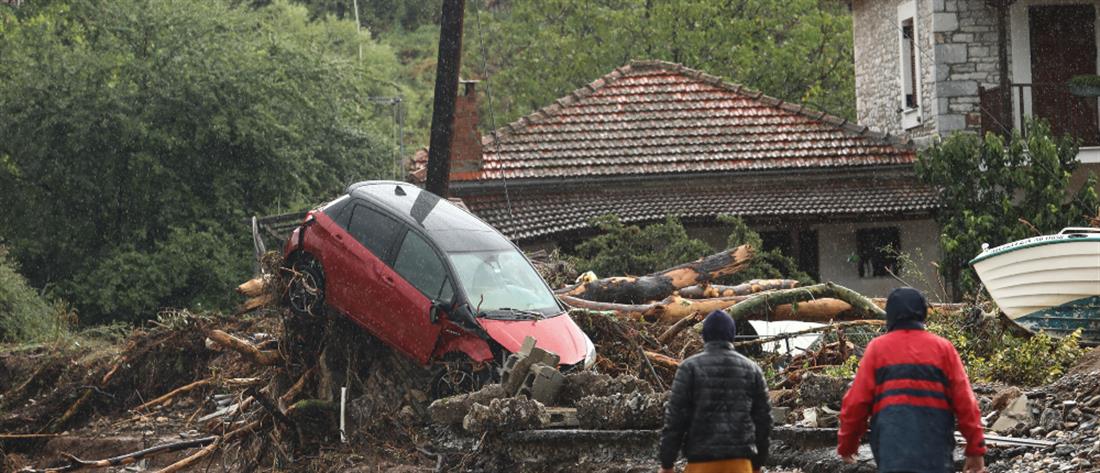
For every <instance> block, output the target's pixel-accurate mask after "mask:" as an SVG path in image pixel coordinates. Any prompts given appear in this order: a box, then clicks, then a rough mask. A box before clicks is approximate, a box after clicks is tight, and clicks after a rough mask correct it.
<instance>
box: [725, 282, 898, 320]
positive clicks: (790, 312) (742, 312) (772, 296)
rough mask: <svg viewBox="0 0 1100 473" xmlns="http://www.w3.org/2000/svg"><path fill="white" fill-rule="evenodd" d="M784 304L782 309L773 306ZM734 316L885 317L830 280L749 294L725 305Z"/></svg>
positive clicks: (798, 318) (820, 318) (860, 297)
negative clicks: (731, 305)
mask: <svg viewBox="0 0 1100 473" xmlns="http://www.w3.org/2000/svg"><path fill="white" fill-rule="evenodd" d="M782 306H787V308H786V309H785V310H784V311H779V310H777V308H782ZM729 314H730V316H732V317H733V318H734V319H735V320H738V319H749V318H751V317H753V316H759V315H764V314H770V315H772V316H773V319H795V320H804V321H811V320H830V319H835V318H837V317H838V316H840V315H842V314H851V316H853V317H857V318H877V319H882V318H885V317H886V312H885V311H883V310H882V309H881V308H879V306H877V305H875V303H874V302H872V301H871V300H870V299H868V298H866V297H863V296H862V295H860V294H859V293H858V292H855V291H853V290H851V289H848V288H846V287H844V286H840V285H837V284H833V283H831V282H830V283H824V284H815V285H813V286H806V287H800V288H796V289H784V290H781V291H771V292H764V293H760V294H757V295H754V296H750V297H749V298H747V299H745V300H744V301H742V302H740V303H738V304H736V305H734V306H733V307H732V308H730V309H729Z"/></svg>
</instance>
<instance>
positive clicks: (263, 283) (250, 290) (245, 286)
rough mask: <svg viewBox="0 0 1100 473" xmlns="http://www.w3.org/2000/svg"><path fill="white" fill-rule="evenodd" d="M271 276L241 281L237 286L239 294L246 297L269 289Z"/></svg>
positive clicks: (254, 295)
mask: <svg viewBox="0 0 1100 473" xmlns="http://www.w3.org/2000/svg"><path fill="white" fill-rule="evenodd" d="M268 278H269V276H259V277H255V278H252V279H249V280H248V281H245V282H243V283H241V285H240V286H237V294H240V295H242V296H245V297H256V296H258V295H260V294H263V293H264V291H265V290H267V284H268Z"/></svg>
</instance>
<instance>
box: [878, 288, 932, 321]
mask: <svg viewBox="0 0 1100 473" xmlns="http://www.w3.org/2000/svg"><path fill="white" fill-rule="evenodd" d="M927 318H928V300H926V299H925V298H924V294H921V293H920V291H918V290H916V289H913V288H911V287H899V288H897V289H894V290H893V291H891V292H890V297H887V298H886V330H887V331H890V330H921V329H924V320H925V319H927Z"/></svg>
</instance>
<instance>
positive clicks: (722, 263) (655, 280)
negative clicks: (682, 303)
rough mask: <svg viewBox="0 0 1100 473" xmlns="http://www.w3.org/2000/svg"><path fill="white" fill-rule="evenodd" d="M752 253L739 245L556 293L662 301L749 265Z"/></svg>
mask: <svg viewBox="0 0 1100 473" xmlns="http://www.w3.org/2000/svg"><path fill="white" fill-rule="evenodd" d="M753 254H754V252H753V249H752V247H751V246H748V245H741V246H739V247H737V248H732V249H727V250H725V251H722V252H721V253H716V254H713V255H709V256H705V257H703V258H700V259H698V260H696V261H692V262H690V263H685V264H682V265H679V266H676V267H673V268H669V269H666V270H664V271H660V272H657V273H653V274H649V275H646V276H639V277H634V276H621V277H611V278H604V279H599V280H596V281H592V282H590V283H586V284H578V285H575V286H572V287H568V288H565V289H562V290H559V291H558V294H559V295H564V296H569V297H577V298H581V299H586V300H590V301H595V302H615V303H621V304H639V303H644V302H647V301H655V300H661V299H664V298H667V297H669V296H670V295H672V293H673V292H675V291H676V290H677V289H680V288H683V287H687V286H691V285H695V284H702V283H706V282H708V281H711V280H713V279H715V278H718V277H721V276H726V275H729V274H734V273H736V272H738V271H741V270H743V269H745V268H746V267H748V264H749V262H751V261H752V258H753Z"/></svg>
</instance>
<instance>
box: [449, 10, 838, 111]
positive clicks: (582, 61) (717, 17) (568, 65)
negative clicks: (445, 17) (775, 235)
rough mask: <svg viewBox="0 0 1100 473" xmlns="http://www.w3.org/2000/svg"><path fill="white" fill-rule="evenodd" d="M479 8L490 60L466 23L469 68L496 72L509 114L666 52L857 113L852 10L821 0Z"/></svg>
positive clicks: (770, 89) (789, 96)
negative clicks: (628, 64)
mask: <svg viewBox="0 0 1100 473" xmlns="http://www.w3.org/2000/svg"><path fill="white" fill-rule="evenodd" d="M482 3H483V4H484V3H491V4H495V6H494V7H493V8H491V9H489V10H488V11H489V14H486V13H485V12H484V11H483V12H481V14H482V21H483V23H484V24H483V25H482V28H483V30H484V32H483V37H484V41H483V42H484V43H485V49H486V50H487V55H488V58H487V61H486V62H487V64H488V69H489V70H483V69H482V68H481V61H482V56H483V53H482V52H481V51H479V50H478V49H475V48H474V47H471V46H475V45H477V44H478V43H475V41H477V40H478V38H477V37H476V36H474V34H476V33H475V32H471V31H470V30H469V23H471V22H470V21H469V20H470V19H471V14H470V13H469V12H468V13H467V24H468V29H467V35H466V59H465V61H466V68H467V70H470V68H473V70H474V71H476V73H477V74H479V75H481V76H482V77H489V78H490V85H491V86H492V87H493V88H494V90H495V91H496V98H497V100H496V101H497V104H498V106H499V111H500V112H501V115H502V116H503V119H504V120H512V119H515V118H516V117H518V116H521V115H523V114H526V113H528V112H530V111H531V110H533V109H536V108H539V107H543V106H545V105H547V104H550V103H552V102H553V101H554V100H555V99H557V98H558V97H561V96H563V95H565V94H567V93H569V92H571V91H573V90H574V89H576V88H579V87H581V86H583V85H585V84H587V83H589V82H591V81H592V80H594V79H596V78H598V77H600V76H602V75H604V74H606V73H608V72H610V71H611V70H612V69H614V68H616V67H619V66H622V65H623V64H626V63H627V62H628V61H630V60H631V59H661V60H667V61H672V62H676V63H682V64H684V65H686V66H688V67H692V68H696V69H700V70H703V71H705V72H708V73H711V74H715V75H719V76H723V77H725V78H727V79H729V80H731V81H733V82H736V83H740V84H744V85H746V86H749V87H752V88H755V89H758V90H761V91H763V92H765V93H767V94H769V95H772V96H776V97H779V98H782V99H786V100H794V101H799V102H803V103H806V104H809V105H813V106H817V107H818V108H823V109H825V110H828V111H830V112H832V113H835V114H838V115H842V116H847V117H853V116H854V108H853V107H854V106H855V95H854V94H855V86H854V68H853V65H852V25H851V16H850V14H849V13H848V11H847V9H846V7H844V5H843V4H842V3H840V2H820V1H818V0H742V1H737V2H729V1H714V0H678V1H673V2H655V1H653V0H595V1H578V0H545V1H538V2H499V3H498V2H482Z"/></svg>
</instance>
